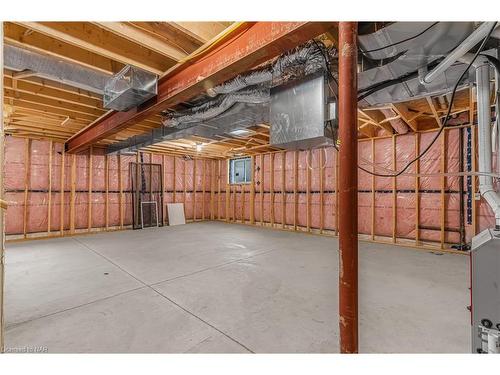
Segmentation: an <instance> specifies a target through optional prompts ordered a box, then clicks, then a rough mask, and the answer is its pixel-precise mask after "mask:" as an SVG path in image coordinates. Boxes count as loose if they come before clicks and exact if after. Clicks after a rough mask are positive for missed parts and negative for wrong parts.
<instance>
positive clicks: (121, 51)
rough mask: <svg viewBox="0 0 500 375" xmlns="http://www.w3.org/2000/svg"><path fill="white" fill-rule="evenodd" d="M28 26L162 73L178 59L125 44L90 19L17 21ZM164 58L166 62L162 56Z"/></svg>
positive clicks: (121, 60) (73, 43)
mask: <svg viewBox="0 0 500 375" xmlns="http://www.w3.org/2000/svg"><path fill="white" fill-rule="evenodd" d="M17 23H18V24H19V25H21V26H23V27H25V28H26V29H28V30H33V31H35V32H37V33H41V34H44V35H46V36H48V37H50V38H54V39H56V40H59V41H61V42H64V43H67V44H69V45H72V46H74V47H77V48H82V49H84V50H86V51H89V52H91V53H93V54H96V55H100V56H103V57H105V58H108V59H110V60H113V61H117V62H120V63H122V64H124V65H132V66H136V67H138V68H141V69H144V70H147V71H149V72H151V73H155V74H158V75H161V74H162V73H163V72H165V71H166V70H167V69H168V68H169V67H171V66H172V65H174V64H175V63H176V62H177V59H169V58H165V56H162V55H159V54H157V53H155V52H153V51H151V50H149V49H148V48H146V47H145V46H142V45H140V44H137V43H133V44H131V43H129V42H127V43H126V44H124V43H123V42H124V40H123V39H122V38H119V37H116V35H114V34H112V33H109V32H103V30H102V29H100V28H99V27H96V26H95V25H92V24H91V23H89V22H17ZM162 58H163V59H164V60H163V62H162V61H161V59H162Z"/></svg>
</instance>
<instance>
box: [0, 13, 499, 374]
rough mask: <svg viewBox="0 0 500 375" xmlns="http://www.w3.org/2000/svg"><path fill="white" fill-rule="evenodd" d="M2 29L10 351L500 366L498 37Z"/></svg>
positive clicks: (370, 29)
mask: <svg viewBox="0 0 500 375" xmlns="http://www.w3.org/2000/svg"><path fill="white" fill-rule="evenodd" d="M160 16H165V17H166V18H167V19H168V13H164V14H161V15H160ZM437 16H439V14H434V15H433V17H437ZM327 17H330V18H335V13H330V15H329V16H327ZM388 18H391V17H388ZM393 18H394V17H393ZM2 26H3V27H2V35H1V40H2V43H3V45H2V50H3V55H2V59H1V61H0V63H1V66H2V70H3V80H1V85H2V87H1V90H0V91H1V92H2V95H3V96H2V103H3V106H2V109H1V111H2V112H1V117H0V118H1V120H2V132H3V133H2V134H3V142H2V147H3V149H1V150H0V151H1V155H2V157H3V160H4V163H3V166H2V168H3V172H2V180H1V184H2V187H3V191H2V197H1V209H0V210H1V211H2V213H1V217H2V219H1V220H2V223H1V224H2V226H3V227H4V233H3V236H4V238H3V239H4V241H5V246H4V249H2V252H4V254H0V255H1V256H2V257H4V259H5V261H4V262H3V263H2V264H1V268H0V271H1V274H2V277H1V278H0V280H3V284H2V285H1V286H2V287H1V288H0V290H1V291H2V293H1V295H0V302H1V303H2V310H1V311H2V316H1V320H2V335H1V336H0V337H1V341H0V344H1V348H2V351H3V352H5V353H47V352H48V353H499V352H500V290H499V286H498V285H500V193H499V187H500V184H499V177H500V151H499V148H500V128H499V126H500V121H499V116H498V114H499V101H498V96H499V93H500V61H499V51H500V22H494V21H481V22H472V21H461V22H458V21H453V22H452V21H449V22H448V21H447V22H442V21H438V22H435V21H433V22H429V21H425V22H424V21H422V22H420V21H419V22H416V21H414V22H407V21H401V22H400V21H391V22H367V21H366V22H352V21H339V22H334V21H321V22H320V21H314V22H312V21H311V22H309V21H304V22H299V21H290V22H287V21H254V22H246V21H238V22H229V21H228V22H225V21H214V22H208V21H203V22H202V21H198V22H187V21H186V22H181V21H99V22H97V21H64V22H63V21H61V22H59V21H57V22H56V21H50V22H49V21H39V22H35V21H12V20H11V21H5V22H2ZM496 368H498V367H496Z"/></svg>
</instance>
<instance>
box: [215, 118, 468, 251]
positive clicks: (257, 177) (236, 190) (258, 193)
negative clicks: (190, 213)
mask: <svg viewBox="0 0 500 375" xmlns="http://www.w3.org/2000/svg"><path fill="white" fill-rule="evenodd" d="M463 127H466V126H463ZM452 129H453V128H452ZM448 130H450V128H446V131H445V132H444V136H443V137H441V139H440V142H441V155H440V161H439V162H440V170H441V171H445V170H446V168H447V161H446V153H445V150H446V149H445V144H446V141H447V136H448ZM473 130H474V128H473ZM474 134H475V133H474V132H473V136H474ZM420 137H421V133H415V134H414V143H415V155H417V154H418V153H419V150H420ZM382 138H387V137H378V138H371V139H367V140H360V142H371V159H372V163H373V162H374V160H375V152H376V150H375V140H376V139H382ZM390 138H391V145H392V150H391V158H392V162H391V167H392V168H393V169H395V170H396V169H397V167H401V166H398V165H397V163H396V139H397V135H393V136H391V137H390ZM473 145H474V142H473ZM278 153H280V154H281V157H282V165H281V168H282V171H281V176H280V180H281V181H280V184H281V194H282V203H281V212H282V215H281V217H282V218H286V191H285V190H286V189H285V181H286V171H285V152H283V151H275V152H271V153H266V154H260V155H257V156H252V168H253V169H252V176H253V181H258V184H257V185H255V184H254V183H252V184H250V189H249V191H248V192H247V193H248V194H250V207H249V209H250V212H251V214H250V219H249V220H248V221H247V220H243V221H242V220H240V216H239V214H237V213H236V212H235V211H234V210H235V208H236V204H233V212H229V206H230V205H229V202H230V201H231V200H232V199H233V200H234V199H235V197H236V195H237V194H241V193H242V192H243V191H244V190H243V187H244V186H248V184H239V185H229V184H228V183H227V181H224V183H225V184H226V190H225V192H226V194H225V199H226V212H227V213H228V214H227V215H226V216H225V217H223V218H222V220H224V221H226V222H231V223H243V224H251V225H259V226H264V227H271V228H276V229H284V230H292V231H300V232H307V233H317V234H326V235H333V236H338V220H339V216H338V214H339V213H338V194H337V188H338V186H336V187H335V191H334V192H333V199H334V201H335V202H336V204H335V207H336V210H337V212H335V213H334V214H335V221H334V224H333V226H334V228H335V229H334V230H327V229H325V227H324V225H325V224H324V223H325V217H324V171H323V169H322V168H313V171H312V170H311V168H310V166H311V165H312V164H311V151H307V152H306V153H305V157H306V165H307V167H306V191H305V195H306V216H307V217H306V225H305V226H304V227H301V226H299V225H298V179H299V174H298V170H299V153H298V151H295V152H293V154H292V155H293V171H291V173H292V174H293V195H292V196H293V202H289V203H292V205H293V207H294V208H293V212H294V214H293V224H291V225H288V224H285V220H281V221H280V222H279V223H276V222H275V221H276V220H275V212H274V210H275V208H276V207H275V205H274V204H273V202H274V199H275V195H276V192H275V188H274V187H275V184H274V178H275V174H274V168H275V163H274V159H275V155H277V154H278ZM473 154H475V150H474V146H473ZM266 158H269V159H270V162H269V163H268V164H267V166H265V164H264V160H265V159H266ZM319 158H320V160H319V162H318V163H319V164H318V165H319V166H322V165H323V163H324V153H323V152H320V153H319ZM335 159H336V164H335V166H334V179H335V181H336V183H338V179H337V176H338V167H339V166H338V158H335ZM256 160H258V161H259V163H257V165H259V167H260V170H256V169H255V168H254V167H255V161H256ZM218 163H219V164H220V163H221V161H218ZM222 163H223V164H224V163H225V162H222ZM226 163H227V162H226ZM266 167H268V168H270V174H269V178H270V188H269V199H270V217H269V221H268V222H266V221H264V214H263V212H264V182H265V181H264V176H265V170H264V169H265V168H266ZM472 168H473V170H475V168H476V165H475V162H474V161H473V165H472ZM373 171H375V167H373ZM414 171H415V172H414V173H415V174H418V173H420V161H417V162H416V163H415V164H414ZM312 173H318V174H319V184H320V190H319V202H320V205H321V206H320V210H319V215H320V220H319V221H320V225H319V227H317V228H313V227H312V224H311V223H312V221H311V219H312V218H311V206H312V204H313V203H312V202H311V195H312V194H311V175H312ZM214 178H216V179H217V181H218V183H219V184H220V183H221V174H220V169H218V173H217V176H215V177H214ZM391 180H392V181H391V190H392V193H391V195H392V199H391V201H392V207H391V208H392V217H391V218H388V220H391V221H392V234H391V236H390V237H389V238H384V237H381V236H377V235H376V234H375V225H376V216H375V207H376V204H375V203H376V202H375V190H376V189H375V176H372V177H371V196H370V197H371V199H370V201H371V206H370V212H371V224H370V225H371V228H370V233H369V235H368V236H367V239H368V240H369V241H372V242H377V243H393V244H400V245H405V246H410V247H417V248H429V249H433V250H442V251H444V252H452V253H462V252H458V251H455V250H452V249H450V248H448V247H447V243H446V227H445V225H446V176H441V181H440V186H441V188H440V193H439V194H440V202H441V207H440V209H439V215H440V227H439V233H440V236H439V237H440V239H439V241H438V242H437V243H434V242H431V241H426V242H424V241H422V240H421V238H420V229H419V227H420V208H421V202H420V192H419V188H420V177H418V176H415V193H414V194H415V240H408V239H405V238H398V236H397V233H398V225H397V220H396V216H397V210H398V207H397V194H398V193H397V191H398V190H397V188H398V187H397V179H396V178H395V177H394V178H391ZM473 181H474V179H473ZM476 186H477V184H474V186H473V188H474V191H475V190H476ZM215 195H216V198H215V199H218V198H217V197H220V190H219V191H217V193H215ZM241 195H243V194H241ZM257 197H259V201H258V203H257V204H259V205H260V215H259V219H258V221H256V220H255V216H254V212H255V205H256V202H255V201H256V198H257ZM241 200H242V202H244V197H242V198H241ZM217 203H220V202H219V201H218V202H217ZM241 215H242V216H241V217H244V212H243V213H242V214H241ZM476 215H477V209H476V208H475V204H474V205H473V218H474V219H473V221H474V225H477V224H475V223H476V221H477V219H476ZM216 217H217V219H221V217H220V216H219V215H217V216H216ZM237 217H238V219H237Z"/></svg>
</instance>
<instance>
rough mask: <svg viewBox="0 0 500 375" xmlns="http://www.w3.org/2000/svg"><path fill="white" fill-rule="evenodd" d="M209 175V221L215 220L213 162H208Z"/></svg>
mask: <svg viewBox="0 0 500 375" xmlns="http://www.w3.org/2000/svg"><path fill="white" fill-rule="evenodd" d="M210 166H211V173H210V220H214V219H215V212H214V210H215V206H214V204H215V202H214V199H215V160H210Z"/></svg>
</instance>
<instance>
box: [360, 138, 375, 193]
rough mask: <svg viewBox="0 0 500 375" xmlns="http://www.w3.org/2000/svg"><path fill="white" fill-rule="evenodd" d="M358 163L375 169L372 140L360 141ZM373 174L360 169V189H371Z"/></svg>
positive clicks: (368, 168) (366, 167)
mask: <svg viewBox="0 0 500 375" xmlns="http://www.w3.org/2000/svg"><path fill="white" fill-rule="evenodd" d="M358 164H359V165H360V166H361V167H363V168H364V169H366V170H369V171H371V170H372V169H373V158H372V142H371V141H362V142H358ZM371 188H372V176H371V175H370V174H368V173H367V172H365V171H363V170H361V169H358V190H362V191H364V190H371Z"/></svg>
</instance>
